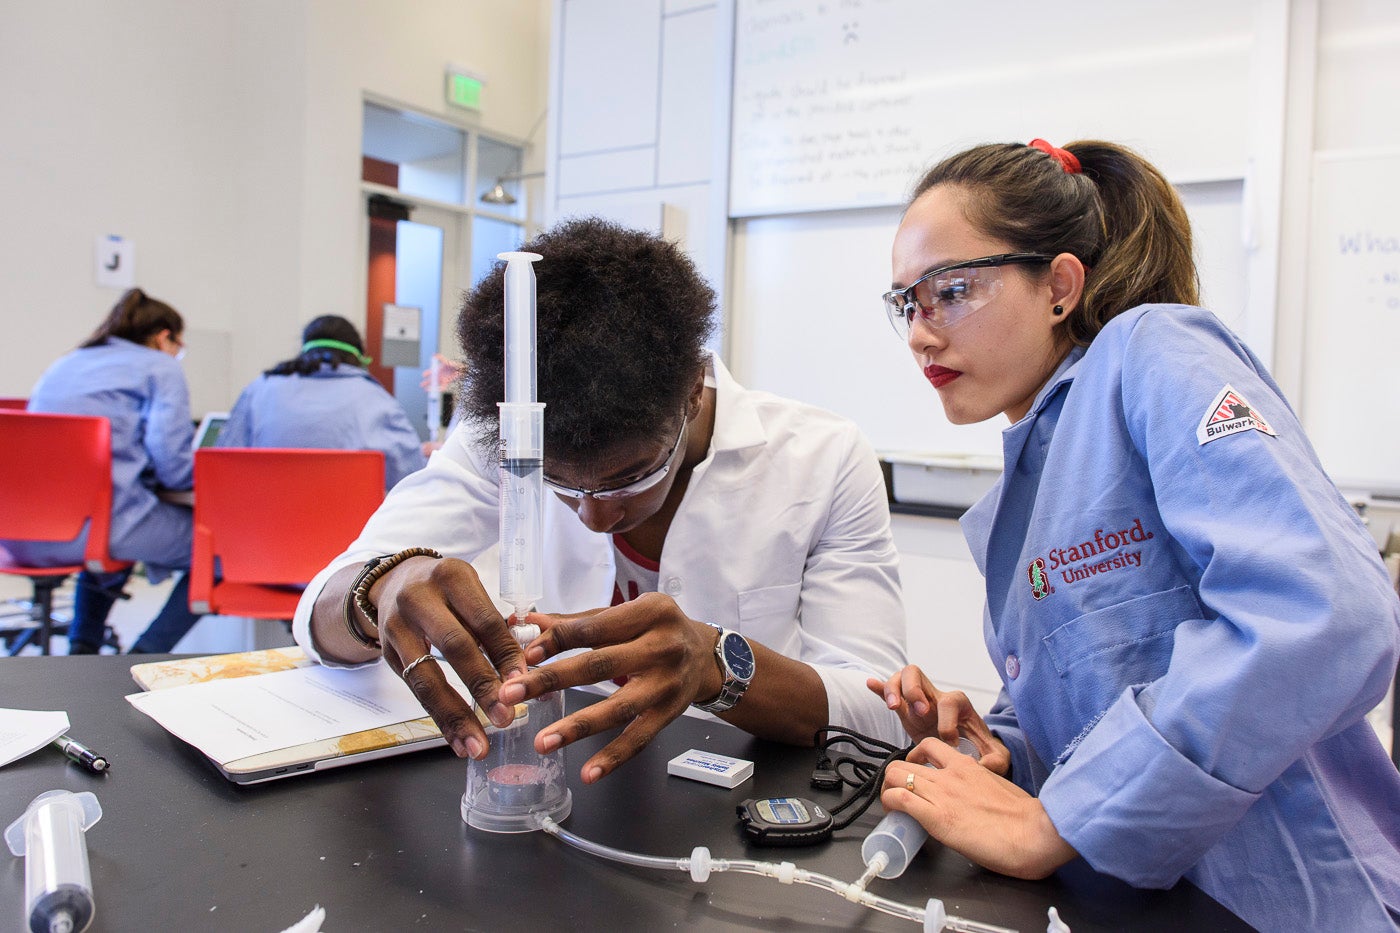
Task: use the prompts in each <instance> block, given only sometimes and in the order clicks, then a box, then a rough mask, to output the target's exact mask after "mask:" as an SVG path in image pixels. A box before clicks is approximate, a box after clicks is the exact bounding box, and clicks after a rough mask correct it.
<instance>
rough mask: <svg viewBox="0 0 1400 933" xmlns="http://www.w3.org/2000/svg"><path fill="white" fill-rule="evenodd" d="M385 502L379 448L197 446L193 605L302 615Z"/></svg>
mask: <svg viewBox="0 0 1400 933" xmlns="http://www.w3.org/2000/svg"><path fill="white" fill-rule="evenodd" d="M383 499H384V454H383V453H381V452H380V451H377V450H282V449H276V448H240V447H206V448H202V449H200V450H197V451H195V455H194V553H193V555H192V560H191V563H190V609H192V610H193V611H195V612H203V613H211V614H214V615H229V616H241V617H244V618H251V619H284V620H285V619H290V618H292V616H293V614H294V613H295V611H296V606H297V601H298V599H300V597H301V591H302V590H303V589H304V588H305V587H306V584H307V583H309V582H310V581H311V578H312V577H314V576H315V575H316V574H317V573H318V572H319V571H320V570H321V568H322V567H324V566H326V564H328V563H330V562H331V559H332V558H334V557H335V556H336V555H338V554H340V553H341V552H342V551H344V550H345V548H346V546H347V545H349V544H350V542H351V541H353V540H355V538H356V537H358V536H359V533H360V529H361V528H363V527H364V524H365V522H366V521H367V520H368V519H369V517H370V515H371V514H372V513H373V512H374V510H375V509H376V508H378V507H379V503H380V502H382V501H383ZM216 566H217V567H218V570H219V573H218V574H217V579H216V573H215V568H216Z"/></svg>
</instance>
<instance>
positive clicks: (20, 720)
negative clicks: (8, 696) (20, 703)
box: [0, 709, 68, 767]
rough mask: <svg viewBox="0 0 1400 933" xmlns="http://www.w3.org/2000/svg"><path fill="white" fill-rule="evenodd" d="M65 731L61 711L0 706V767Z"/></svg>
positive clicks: (65, 723) (66, 720)
mask: <svg viewBox="0 0 1400 933" xmlns="http://www.w3.org/2000/svg"><path fill="white" fill-rule="evenodd" d="M67 731H68V714H67V713H65V712H64V711H63V710H35V709H0V767H4V766H5V765H7V764H9V763H10V762H12V761H18V760H19V759H21V758H23V757H24V756H25V755H28V754H29V753H31V752H36V751H38V750H39V749H41V748H43V747H44V746H45V745H48V744H49V743H50V742H52V741H53V740H54V739H56V738H58V737H59V736H60V735H62V734H63V733H65V732H67Z"/></svg>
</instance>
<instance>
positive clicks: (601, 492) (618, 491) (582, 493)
mask: <svg viewBox="0 0 1400 933" xmlns="http://www.w3.org/2000/svg"><path fill="white" fill-rule="evenodd" d="M689 423H690V419H689V418H682V419H681V433H680V434H679V435H677V436H676V442H675V443H674V444H673V445H671V452H670V453H668V454H667V455H666V462H665V463H663V464H661V466H659V467H657V468H656V469H655V470H652V471H651V472H650V473H648V474H646V475H645V476H642V477H639V478H638V479H634V480H632V481H631V482H629V483H625V484H623V485H621V486H614V487H612V488H610V489H577V488H575V487H573V486H561V485H559V484H558V483H556V482H554V481H553V480H551V479H550V478H549V477H545V479H544V484H545V485H546V486H548V487H549V488H550V489H552V490H553V491H554V492H557V493H559V495H561V496H568V497H569V498H570V499H584V498H588V499H626V498H627V497H628V496H635V495H639V494H641V493H644V492H646V491H647V490H648V489H651V488H652V487H653V486H655V485H656V484H657V483H659V482H661V481H662V480H663V479H665V478H666V474H667V473H669V472H671V468H672V467H673V466H675V465H676V458H677V457H679V456H680V452H681V451H682V450H684V449H685V431H686V427H687V426H688V425H689Z"/></svg>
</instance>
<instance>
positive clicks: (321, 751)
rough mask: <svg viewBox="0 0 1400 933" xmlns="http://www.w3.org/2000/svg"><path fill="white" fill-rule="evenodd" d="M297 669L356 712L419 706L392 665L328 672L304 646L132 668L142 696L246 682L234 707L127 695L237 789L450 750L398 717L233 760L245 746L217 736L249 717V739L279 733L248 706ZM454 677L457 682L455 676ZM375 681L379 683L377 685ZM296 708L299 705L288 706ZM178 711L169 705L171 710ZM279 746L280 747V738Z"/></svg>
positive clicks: (413, 721) (422, 722)
mask: <svg viewBox="0 0 1400 933" xmlns="http://www.w3.org/2000/svg"><path fill="white" fill-rule="evenodd" d="M298 669H307V670H306V672H305V673H306V675H307V676H308V677H309V676H312V675H316V674H327V675H329V676H331V677H332V678H334V683H335V684H336V686H335V687H334V688H333V689H332V690H331V691H330V692H329V693H327V694H326V696H327V698H328V700H330V701H334V700H345V701H348V702H349V704H350V705H351V706H352V707H353V706H364V705H366V704H373V705H375V706H377V707H383V708H388V709H398V710H400V711H401V710H402V709H403V704H402V703H401V702H400V700H401V697H399V696H397V695H393V696H388V695H389V694H396V692H397V690H398V689H399V688H402V692H403V694H404V695H406V696H407V697H408V698H409V700H410V701H412V692H411V691H409V689H408V687H407V685H404V684H403V683H402V682H401V681H399V679H398V678H397V677H396V676H395V675H394V674H393V672H392V671H390V670H389V668H388V666H387V665H383V664H379V665H373V666H371V667H370V668H365V669H362V670H361V671H340V672H332V671H330V670H329V669H326V668H319V666H318V665H316V664H314V662H312V661H310V660H309V659H307V658H306V656H305V655H304V654H302V651H301V649H300V648H295V647H293V648H271V649H267V650H263V651H247V652H242V653H238V654H224V655H214V656H211V657H194V658H177V659H175V660H171V661H152V662H149V663H146V664H137V665H134V666H133V667H132V668H131V676H132V677H133V678H134V679H135V680H136V683H137V684H139V685H140V686H141V688H142V689H143V690H146V691H150V692H151V693H155V692H158V691H165V690H169V689H172V688H177V687H185V686H187V685H190V684H205V683H210V682H214V681H233V680H237V679H243V680H242V681H241V682H239V683H237V684H228V685H227V686H228V688H236V689H238V690H245V688H246V695H245V696H240V695H239V694H236V693H235V694H229V695H228V696H227V697H226V699H227V701H228V702H227V703H225V702H224V700H221V699H217V698H205V699H203V700H199V698H198V697H196V696H195V695H193V694H188V695H189V696H191V698H192V699H191V700H190V701H189V702H184V701H182V702H181V703H179V704H178V708H177V709H175V710H173V711H172V710H169V709H163V708H161V706H159V705H156V704H153V703H151V702H150V701H153V700H158V699H164V698H163V697H162V698H157V697H153V696H152V697H149V698H147V697H144V696H143V695H141V694H136V695H134V696H129V697H127V699H128V700H129V701H131V703H132V705H133V706H135V707H136V708H137V709H139V710H141V711H142V712H143V713H146V714H147V715H149V716H151V717H152V718H153V719H155V720H156V721H157V722H159V723H160V724H161V725H162V726H164V727H165V728H166V729H168V730H169V731H170V732H172V733H173V734H174V735H176V736H178V737H179V738H181V739H184V740H185V741H186V742H189V743H190V744H191V745H194V746H195V747H196V748H199V749H200V751H202V752H204V754H205V755H206V756H207V757H208V758H209V760H210V761H212V762H213V763H214V765H215V767H217V768H218V769H219V771H220V772H221V773H222V774H223V775H224V777H226V778H228V779H229V780H230V781H233V782H234V783H236V784H257V783H260V782H263V781H275V780H278V779H280V778H285V777H292V776H294V775H298V774H309V773H311V772H313V771H321V770H324V769H326V768H338V767H341V766H343V765H349V764H355V763H357V762H361V761H370V760H372V759H375V758H385V757H388V756H391V755H403V754H406V753H408V752H414V751H419V750H421V749H425V748H436V747H438V746H441V745H445V744H447V743H446V741H445V740H444V739H443V737H442V733H441V732H439V731H438V728H437V726H436V725H435V724H434V723H433V721H432V720H431V719H429V718H427V717H422V718H399V717H393V718H399V721H396V722H390V723H387V724H383V725H379V726H376V727H375V728H371V729H364V730H360V731H356V732H349V733H346V734H338V735H333V736H331V737H329V738H319V739H315V740H313V741H305V742H293V743H292V744H288V745H285V746H284V747H278V748H273V749H271V750H266V751H260V752H258V753H256V754H252V755H246V756H242V757H231V755H237V754H238V752H237V751H232V752H230V751H228V749H236V748H238V747H240V746H239V744H238V742H236V741H235V742H229V741H227V739H228V738H229V737H228V736H226V735H225V736H220V735H218V734H216V733H218V732H220V731H221V729H220V727H221V726H226V725H227V722H228V721H232V717H233V716H234V715H237V716H239V717H245V718H247V719H248V720H249V721H247V722H239V723H238V725H237V728H236V729H235V730H231V731H238V732H244V733H245V734H246V731H245V730H258V729H262V728H267V729H268V730H269V731H276V729H277V728H278V727H281V726H282V725H284V723H283V722H281V721H278V722H276V723H268V722H261V723H260V722H257V721H253V719H252V717H253V716H254V710H255V708H256V706H257V704H256V703H253V702H248V701H249V700H250V699H251V698H254V696H255V695H256V694H262V693H266V692H267V691H265V690H260V689H259V687H260V686H265V685H271V684H272V683H273V682H272V681H258V680H256V678H260V677H267V676H268V675H276V674H280V673H282V672H289V671H296V670H298ZM311 669H315V670H311ZM444 669H445V670H446V671H450V670H451V669H450V668H447V667H446V665H444ZM385 673H387V675H388V677H389V679H390V680H391V681H392V683H393V684H395V685H396V686H393V687H390V686H388V685H387V684H386V683H384V682H383V675H384V674H385ZM346 675H349V676H346ZM292 676H293V677H295V676H296V675H292ZM452 676H453V677H454V678H455V675H452ZM370 677H373V678H374V679H373V680H372V681H371V679H369V678H370ZM453 685H454V686H455V687H456V688H457V689H458V692H460V693H462V694H463V695H466V693H467V691H466V689H465V688H464V687H462V685H461V683H460V681H455V679H454V684H453ZM171 696H174V695H171ZM197 701H198V702H206V703H208V704H209V706H208V707H207V709H214V710H218V709H220V707H221V704H222V706H224V707H226V708H231V709H236V710H237V713H236V714H233V713H230V714H229V715H230V720H222V719H221V718H220V716H219V715H218V713H214V714H210V713H207V712H206V713H204V714H198V715H197V714H194V713H193V712H192V710H194V709H195V708H196V702H197ZM289 702H295V701H294V700H289ZM412 704H413V706H414V707H415V711H416V712H422V709H421V707H416V701H412ZM171 705H172V704H165V706H166V707H169V706H171ZM329 705H330V704H329V703H328V704H326V705H325V706H323V707H322V708H321V709H316V710H313V712H314V713H316V714H317V715H318V716H320V717H321V718H323V719H324V718H325V716H324V715H322V714H323V712H324V710H325V709H328V708H329ZM521 709H523V706H522V707H521ZM233 738H234V739H241V738H243V736H233ZM273 741H274V743H275V739H274V740H273ZM263 744H267V742H266V741H265V742H264V743H263Z"/></svg>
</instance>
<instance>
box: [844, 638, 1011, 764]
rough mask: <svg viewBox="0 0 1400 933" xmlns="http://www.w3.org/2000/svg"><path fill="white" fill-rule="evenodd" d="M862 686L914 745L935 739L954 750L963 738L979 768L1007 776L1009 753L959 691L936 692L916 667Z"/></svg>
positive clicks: (870, 681)
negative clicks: (880, 701) (977, 757)
mask: <svg viewBox="0 0 1400 933" xmlns="http://www.w3.org/2000/svg"><path fill="white" fill-rule="evenodd" d="M865 685H866V686H867V687H869V688H870V691H871V692H872V693H875V694H877V695H879V696H881V697H883V698H884V700H885V705H886V706H888V707H889V708H890V709H892V710H894V711H895V713H896V714H897V715H898V716H899V721H900V722H902V723H903V724H904V731H905V732H908V733H909V737H910V738H912V739H913V740H914V741H915V742H919V741H922V740H924V739H926V738H929V737H932V736H936V737H938V738H940V739H942V740H943V742H944V743H946V744H947V745H949V746H951V747H953V748H956V747H957V745H958V737H959V736H966V737H967V739H968V741H970V742H971V743H972V744H973V745H974V746H975V747H976V748H977V753H978V754H979V755H981V756H982V758H981V760H982V767H984V768H986V769H987V770H989V771H992V772H994V773H995V774H999V775H1001V776H1002V777H1005V776H1006V775H1007V774H1009V773H1010V771H1011V753H1010V752H1009V751H1007V748H1006V746H1005V745H1003V744H1002V742H1001V740H1000V739H998V738H997V737H996V736H995V735H993V734H992V730H991V729H988V728H987V723H986V721H985V720H984V719H983V718H982V717H981V715H979V714H978V712H977V710H975V709H973V707H972V701H971V700H969V699H968V698H967V694H965V693H963V692H962V691H961V690H946V691H945V690H939V689H938V688H937V687H935V686H934V685H933V684H932V683H931V682H930V681H929V679H928V677H927V676H926V675H925V674H924V672H923V671H922V670H921V669H920V668H919V667H918V666H917V665H915V664H910V665H908V666H907V667H905V668H904V669H903V670H901V671H899V672H898V673H896V674H894V675H893V676H892V677H890V679H889V680H888V681H884V680H879V679H877V678H875V677H871V678H870V679H869V680H867V681H866V682H865Z"/></svg>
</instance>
